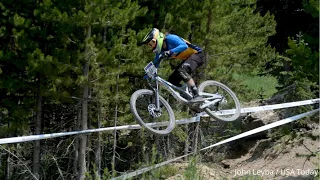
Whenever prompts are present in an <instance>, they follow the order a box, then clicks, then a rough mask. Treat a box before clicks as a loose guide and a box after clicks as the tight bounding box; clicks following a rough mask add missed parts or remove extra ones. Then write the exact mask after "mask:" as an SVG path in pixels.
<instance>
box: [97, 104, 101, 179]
mask: <svg viewBox="0 0 320 180" xmlns="http://www.w3.org/2000/svg"><path fill="white" fill-rule="evenodd" d="M101 112H102V106H101V104H100V103H99V107H98V128H101V122H100V121H101V116H102V113H101ZM95 164H96V168H97V170H96V174H95V176H96V179H100V178H101V174H100V172H101V133H100V132H98V138H97V144H96V150H95Z"/></svg>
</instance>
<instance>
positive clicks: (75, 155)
mask: <svg viewBox="0 0 320 180" xmlns="http://www.w3.org/2000/svg"><path fill="white" fill-rule="evenodd" d="M80 121H81V109H78V118H77V120H76V122H75V126H76V127H75V130H79V122H80ZM78 161H79V136H76V137H75V140H74V151H73V167H72V173H73V177H74V178H76V177H78V176H79V174H78Z"/></svg>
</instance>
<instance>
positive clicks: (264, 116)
mask: <svg viewBox="0 0 320 180" xmlns="http://www.w3.org/2000/svg"><path fill="white" fill-rule="evenodd" d="M254 119H259V120H262V121H264V122H265V123H270V122H274V121H277V120H279V118H278V117H277V115H276V114H275V113H274V112H272V111H265V112H260V113H256V114H255V115H254ZM316 126H317V128H316V129H313V130H309V131H303V132H298V133H297V137H295V138H293V139H292V138H290V137H286V136H284V137H281V138H280V139H278V140H277V141H276V142H274V141H272V139H271V138H267V139H260V140H254V141H252V142H246V141H244V142H245V143H247V144H244V145H242V146H247V147H250V149H248V151H247V153H245V154H242V155H238V156H234V158H230V159H224V160H223V161H221V162H220V163H208V162H207V163H199V164H198V165H197V167H198V168H199V170H200V172H201V174H202V176H203V178H204V179H205V180H219V179H263V180H291V179H292V180H307V179H319V178H315V176H316V175H317V174H319V168H320V159H319V158H320V155H319V152H320V142H319V137H320V131H319V124H316ZM308 136H309V137H308ZM310 136H312V137H313V139H312V138H310ZM234 151H235V152H234V153H236V152H237V150H236V149H235V150H234ZM317 154H318V155H317ZM173 165H174V166H177V167H179V169H181V173H180V174H177V175H176V176H174V177H170V178H168V180H173V179H183V177H182V174H183V170H184V168H185V167H187V165H188V164H187V163H176V164H173ZM318 177H320V176H318Z"/></svg>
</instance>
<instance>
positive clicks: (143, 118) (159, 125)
mask: <svg viewBox="0 0 320 180" xmlns="http://www.w3.org/2000/svg"><path fill="white" fill-rule="evenodd" d="M159 102H160V109H159V110H157V107H156V98H155V96H154V93H153V91H151V90H148V89H140V90H137V91H136V92H134V93H133V94H132V96H131V98H130V109H131V112H132V113H133V115H134V117H135V119H136V120H137V121H138V123H139V124H140V125H141V126H142V127H145V128H147V129H148V130H149V131H150V132H152V133H154V134H160V135H165V134H168V133H170V132H171V131H172V130H173V128H174V126H175V117H174V113H173V110H172V108H171V107H170V105H169V104H168V102H167V101H166V100H165V99H164V98H163V97H161V96H160V95H159Z"/></svg>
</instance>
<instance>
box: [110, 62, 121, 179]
mask: <svg viewBox="0 0 320 180" xmlns="http://www.w3.org/2000/svg"><path fill="white" fill-rule="evenodd" d="M118 69H120V63H119V65H118ZM118 83H119V72H118V75H117V84H116V96H118V95H119V94H118V90H119V85H118ZM117 121H118V102H116V107H115V112H114V127H116V126H117ZM116 148H117V131H116V130H114V131H113V151H112V173H113V174H114V173H115V165H116Z"/></svg>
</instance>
